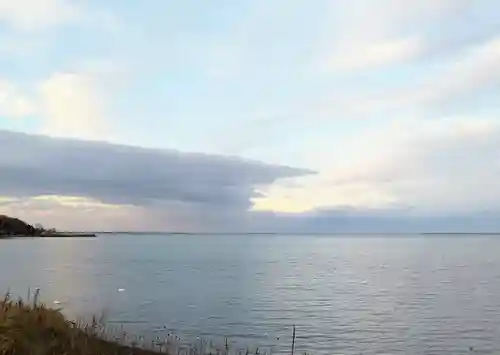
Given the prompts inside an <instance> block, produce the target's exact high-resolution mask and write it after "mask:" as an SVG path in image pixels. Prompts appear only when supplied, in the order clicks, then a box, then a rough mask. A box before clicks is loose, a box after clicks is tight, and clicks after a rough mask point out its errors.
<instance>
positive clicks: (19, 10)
mask: <svg viewBox="0 0 500 355" xmlns="http://www.w3.org/2000/svg"><path fill="white" fill-rule="evenodd" d="M82 14H83V10H82V9H81V8H80V7H79V6H78V5H77V3H76V2H75V1H70V0H0V22H5V23H7V24H8V25H10V26H12V27H14V28H16V29H19V30H29V31H31V30H36V29H40V28H46V27H50V26H56V25H61V24H66V23H69V22H73V21H76V20H78V19H79V18H80V17H81V16H82Z"/></svg>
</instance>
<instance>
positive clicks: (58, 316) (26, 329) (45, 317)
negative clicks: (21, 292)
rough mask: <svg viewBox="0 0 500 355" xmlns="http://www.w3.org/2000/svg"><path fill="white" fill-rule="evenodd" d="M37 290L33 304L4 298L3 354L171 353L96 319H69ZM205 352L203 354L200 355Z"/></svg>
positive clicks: (0, 318)
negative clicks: (116, 335)
mask: <svg viewBox="0 0 500 355" xmlns="http://www.w3.org/2000/svg"><path fill="white" fill-rule="evenodd" d="M38 292H39V290H38V289H37V291H36V293H35V295H34V298H33V301H32V303H30V301H29V299H28V301H27V302H25V301H23V300H21V299H19V300H17V301H13V300H12V299H11V298H10V295H9V294H7V295H5V297H4V298H3V300H0V354H2V355H35V354H36V355H42V354H43V355H62V354H66V355H98V354H99V355H157V354H170V352H169V351H168V349H167V348H163V347H160V346H159V345H158V344H153V345H154V346H158V347H157V348H156V349H157V350H154V348H151V349H146V348H140V347H139V346H138V345H133V344H132V345H126V344H125V343H122V342H120V341H119V340H118V339H111V338H110V337H109V336H108V335H107V334H106V329H105V327H104V326H103V324H102V323H99V321H98V320H96V319H95V318H94V319H93V321H92V323H91V324H84V323H83V322H73V321H69V320H67V319H66V318H65V317H64V315H63V314H62V313H61V311H60V310H59V309H51V308H48V307H46V306H45V305H44V304H41V303H38V301H37V298H38ZM198 355H201V354H198Z"/></svg>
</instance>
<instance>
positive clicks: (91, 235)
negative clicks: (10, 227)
mask: <svg viewBox="0 0 500 355" xmlns="http://www.w3.org/2000/svg"><path fill="white" fill-rule="evenodd" d="M96 237H97V235H95V234H94V233H71V232H66V233H62V232H61V233H59V232H56V233H44V234H39V235H24V234H0V239H14V238H96Z"/></svg>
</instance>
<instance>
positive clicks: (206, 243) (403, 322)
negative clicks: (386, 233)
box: [0, 235, 500, 354]
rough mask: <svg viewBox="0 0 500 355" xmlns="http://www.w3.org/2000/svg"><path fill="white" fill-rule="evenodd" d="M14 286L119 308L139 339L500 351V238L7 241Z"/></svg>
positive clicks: (6, 264) (75, 309)
mask: <svg viewBox="0 0 500 355" xmlns="http://www.w3.org/2000/svg"><path fill="white" fill-rule="evenodd" d="M0 286H1V287H2V289H3V290H5V291H7V289H8V288H10V290H11V291H12V292H13V293H15V294H20V295H26V293H27V290H28V287H31V288H32V289H33V288H34V287H40V288H41V292H42V294H41V295H42V298H43V300H44V301H45V302H47V303H49V304H52V303H53V301H55V300H57V301H60V302H61V306H62V307H64V310H65V312H66V313H67V314H68V315H69V316H71V317H77V316H80V315H85V314H91V313H100V312H102V311H103V310H105V311H106V313H107V316H108V320H109V321H110V322H111V323H112V324H116V322H118V323H120V322H124V323H125V327H126V328H127V330H129V331H131V332H138V333H148V332H149V333H151V332H154V331H157V330H158V328H165V332H166V331H167V330H168V332H174V333H175V334H178V335H179V336H181V338H183V339H188V340H189V341H192V340H193V339H196V337H198V336H200V337H202V338H205V339H214V340H216V341H217V340H218V339H221V338H223V337H225V336H227V337H228V339H229V342H230V344H231V346H234V347H244V346H246V345H252V346H261V347H262V349H269V351H272V352H274V353H289V352H290V345H291V340H290V339H291V335H292V326H293V324H296V326H297V351H298V352H302V353H303V352H304V351H308V352H309V353H312V354H361V353H362V354H403V353H404V354H467V353H470V349H469V347H473V349H474V350H473V351H474V352H475V353H478V354H481V353H484V354H493V353H494V352H496V353H498V352H499V351H500V237H493V236H473V237H459V236H441V237H439V236H425V237H424V236H390V237H382V236H278V235H251V236H215V235H204V236H192V235H189V236H188V235H177V236H169V235H101V236H99V237H98V238H94V239H27V240H1V241H0ZM118 289H124V291H122V292H119V291H118ZM278 338H279V339H278ZM266 351H267V350H266ZM263 353H264V351H262V354H263Z"/></svg>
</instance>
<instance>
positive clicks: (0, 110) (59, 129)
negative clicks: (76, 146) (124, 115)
mask: <svg viewBox="0 0 500 355" xmlns="http://www.w3.org/2000/svg"><path fill="white" fill-rule="evenodd" d="M85 65H86V67H87V69H88V70H86V71H77V72H56V73H54V74H52V75H50V76H49V77H47V78H46V79H44V80H42V81H40V82H37V83H34V84H32V85H31V86H30V90H27V89H25V90H21V89H20V88H19V87H17V86H16V85H15V84H14V83H12V82H9V81H7V80H0V114H1V115H3V116H5V117H6V118H24V117H27V116H35V117H37V118H38V119H40V123H41V124H40V127H41V129H40V133H43V134H46V135H50V136H54V137H68V138H83V139H91V140H99V139H100V140H109V139H111V138H112V137H111V132H110V127H109V117H108V112H107V103H108V99H109V96H108V93H107V90H106V89H107V88H109V87H110V86H111V85H112V83H113V82H114V80H115V79H116V78H117V77H118V76H117V75H115V74H117V73H118V74H120V75H121V74H122V73H123V69H121V70H118V69H116V73H114V72H111V71H109V72H108V71H106V70H107V69H109V68H108V67H105V66H103V64H99V63H93V62H91V63H85ZM91 69H92V70H91ZM108 79H111V80H108ZM27 92H30V93H32V95H28V94H27Z"/></svg>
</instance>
